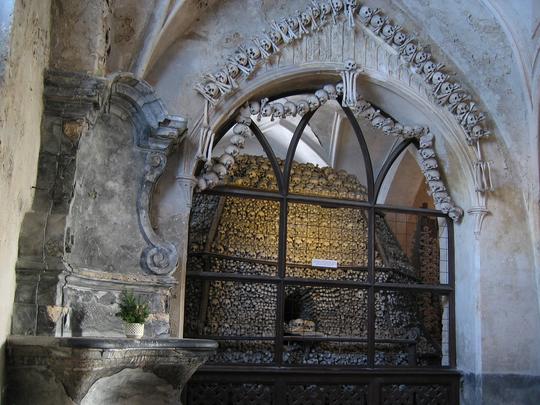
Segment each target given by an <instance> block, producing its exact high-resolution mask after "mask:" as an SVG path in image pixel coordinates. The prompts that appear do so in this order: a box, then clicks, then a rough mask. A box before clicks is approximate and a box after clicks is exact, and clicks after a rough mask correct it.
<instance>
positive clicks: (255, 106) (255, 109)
mask: <svg viewBox="0 0 540 405" xmlns="http://www.w3.org/2000/svg"><path fill="white" fill-rule="evenodd" d="M259 111H261V103H259V102H258V101H250V102H249V112H250V114H251V115H257V114H258V113H259Z"/></svg>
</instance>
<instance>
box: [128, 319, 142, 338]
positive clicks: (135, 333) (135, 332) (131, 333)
mask: <svg viewBox="0 0 540 405" xmlns="http://www.w3.org/2000/svg"><path fill="white" fill-rule="evenodd" d="M124 332H125V333H126V337H128V338H132V339H140V338H142V337H143V335H144V323H127V322H124Z"/></svg>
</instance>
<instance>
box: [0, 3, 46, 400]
mask: <svg viewBox="0 0 540 405" xmlns="http://www.w3.org/2000/svg"><path fill="white" fill-rule="evenodd" d="M49 23H50V0H40V1H27V0H7V1H2V2H1V4H0V162H1V163H0V198H1V203H2V209H1V210H0V229H1V230H2V231H1V233H0V286H1V292H2V294H1V296H0V386H3V384H2V383H1V381H3V379H4V376H3V373H4V371H3V370H4V365H3V362H4V359H3V356H4V343H5V338H6V336H7V335H8V334H9V331H10V324H11V310H12V305H13V294H14V290H15V261H16V259H17V241H18V235H19V229H20V225H21V221H22V218H23V215H24V213H25V212H26V211H27V210H28V209H29V208H30V206H31V203H32V198H33V194H34V192H33V189H32V186H33V185H34V184H35V179H36V170H37V157H38V151H39V144H40V123H41V114H42V109H43V103H42V94H43V70H44V68H45V67H46V66H47V63H48V49H49ZM0 401H1V399H0Z"/></svg>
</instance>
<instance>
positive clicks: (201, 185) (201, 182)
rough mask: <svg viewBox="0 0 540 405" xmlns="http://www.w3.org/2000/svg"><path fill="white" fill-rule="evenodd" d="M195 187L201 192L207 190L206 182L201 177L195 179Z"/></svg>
mask: <svg viewBox="0 0 540 405" xmlns="http://www.w3.org/2000/svg"><path fill="white" fill-rule="evenodd" d="M197 187H198V188H199V190H201V191H204V190H206V189H207V188H208V185H207V184H206V180H205V179H204V178H203V177H199V178H198V179H197Z"/></svg>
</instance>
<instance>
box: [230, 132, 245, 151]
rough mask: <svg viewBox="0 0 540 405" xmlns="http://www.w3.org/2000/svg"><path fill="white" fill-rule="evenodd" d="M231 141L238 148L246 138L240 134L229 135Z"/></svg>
mask: <svg viewBox="0 0 540 405" xmlns="http://www.w3.org/2000/svg"><path fill="white" fill-rule="evenodd" d="M231 143H232V144H233V145H235V146H237V147H238V148H243V147H244V145H245V143H246V138H244V137H243V136H242V135H233V136H231Z"/></svg>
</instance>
